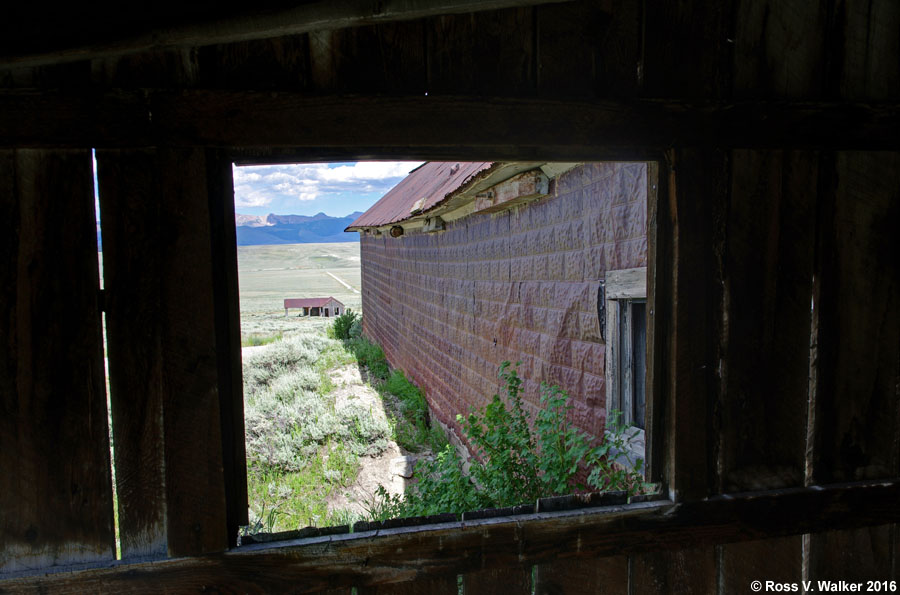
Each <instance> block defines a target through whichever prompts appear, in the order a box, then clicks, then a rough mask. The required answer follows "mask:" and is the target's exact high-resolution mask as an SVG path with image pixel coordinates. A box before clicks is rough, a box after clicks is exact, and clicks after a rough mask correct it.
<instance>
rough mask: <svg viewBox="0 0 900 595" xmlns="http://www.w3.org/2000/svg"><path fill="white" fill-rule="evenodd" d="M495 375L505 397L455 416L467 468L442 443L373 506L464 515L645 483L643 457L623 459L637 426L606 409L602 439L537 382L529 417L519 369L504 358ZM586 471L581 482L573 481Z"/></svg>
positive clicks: (555, 390)
mask: <svg viewBox="0 0 900 595" xmlns="http://www.w3.org/2000/svg"><path fill="white" fill-rule="evenodd" d="M499 375H500V378H501V379H502V380H503V381H504V383H505V393H506V394H505V398H504V397H500V396H499V395H494V397H493V399H492V400H491V402H490V403H488V404H487V405H486V406H485V407H483V408H481V409H477V410H476V409H474V408H473V409H471V410H470V412H469V414H468V415H467V416H465V417H463V416H462V415H459V416H457V420H458V421H459V422H460V425H461V427H462V429H463V433H464V435H465V437H466V439H467V440H468V442H469V444H471V445H472V447H473V450H474V454H475V455H476V456H475V457H473V459H472V460H471V461H470V468H469V472H468V474H467V473H465V472H464V471H463V469H464V465H463V462H462V460H461V459H460V457H459V455H458V453H457V452H456V449H455V448H453V447H452V446H450V445H447V446H446V447H444V448H443V449H442V450H440V451H439V452H437V454H436V455H435V457H434V459H433V460H431V461H425V462H423V463H420V465H419V466H418V467H417V469H416V472H415V478H416V483H415V484H413V485H412V486H410V487H409V488H407V490H406V493H405V498H404V499H402V500H401V499H400V497H399V496H396V495H395V496H388V495H387V493H386V492H377V493H376V495H375V496H376V501H377V502H376V504H374V505H372V506H371V507H370V508H371V510H373V511H377V512H378V514H379V515H384V514H394V515H396V514H400V515H403V516H417V515H428V514H437V513H441V512H454V513H462V512H465V511H466V510H474V509H477V508H484V507H504V506H514V505H517V504H524V503H529V502H534V501H535V500H536V499H538V498H544V497H549V496H557V495H563V494H569V493H572V492H575V491H578V490H584V489H587V488H588V486H589V487H590V488H592V489H595V490H599V491H606V490H625V491H627V492H628V493H629V494H634V493H637V492H640V491H642V490H644V489H646V488H647V485H646V484H644V483H643V478H642V475H641V468H642V466H643V461H642V460H640V459H637V460H635V461H631V460H630V459H629V458H628V457H629V455H628V453H629V452H630V451H629V450H628V448H627V443H628V440H630V439H631V438H633V437H634V434H635V433H636V430H633V429H629V428H626V427H625V426H624V425H623V424H621V423H620V419H621V417H620V415H619V414H617V413H611V415H610V417H609V419H608V423H607V426H608V429H607V433H606V434H605V435H604V437H602V438H597V437H594V436H591V435H589V434H587V433H586V432H583V431H581V430H578V429H577V428H574V427H573V426H572V425H571V424H570V423H569V422H568V416H569V413H570V411H571V410H572V405H571V404H570V403H569V395H567V394H566V393H565V392H564V391H562V390H561V389H560V388H559V387H557V386H548V385H546V384H542V385H541V396H540V405H541V407H540V410H539V411H538V413H537V414H536V416H534V418H532V417H531V416H530V415H529V413H528V412H527V410H526V407H525V405H524V403H523V400H522V379H521V378H519V376H518V373H517V371H516V370H515V369H514V368H511V366H510V363H509V362H503V364H502V365H501V366H500V372H499ZM623 459H624V464H623ZM585 473H587V484H588V485H587V486H585V485H583V484H582V483H580V482H579V481H578V478H579V477H584V475H585Z"/></svg>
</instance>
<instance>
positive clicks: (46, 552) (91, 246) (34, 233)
mask: <svg viewBox="0 0 900 595" xmlns="http://www.w3.org/2000/svg"><path fill="white" fill-rule="evenodd" d="M92 190H93V184H92V174H91V156H90V152H89V151H87V150H72V151H42V150H41V151H38V150H18V151H6V152H3V153H2V155H0V210H2V214H3V215H4V217H3V218H2V223H0V224H2V225H3V227H4V230H3V233H2V234H0V235H2V237H3V238H4V240H3V243H4V244H5V247H6V248H7V250H6V251H4V252H3V258H4V259H5V263H4V265H3V266H2V267H0V271H2V272H0V282H2V289H0V311H2V312H3V318H2V319H0V342H2V343H0V344H2V346H3V352H2V353H3V355H2V364H0V477H2V478H3V483H4V487H3V489H2V490H0V534H2V535H3V541H2V544H0V573H4V572H16V571H23V570H33V569H41V568H47V567H51V566H66V565H74V564H81V563H90V562H99V561H103V560H111V559H114V558H115V543H114V532H113V515H112V483H111V478H110V463H109V434H108V426H107V408H106V388H105V380H104V371H103V343H102V337H101V330H100V329H101V326H100V311H99V307H98V295H99V294H98V292H99V286H100V285H99V272H98V259H97V238H96V223H95V218H94V200H93V191H92Z"/></svg>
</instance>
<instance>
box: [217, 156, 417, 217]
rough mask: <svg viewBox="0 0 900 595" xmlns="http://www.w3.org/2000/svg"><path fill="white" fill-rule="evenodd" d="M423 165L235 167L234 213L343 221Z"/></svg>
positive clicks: (361, 164)
mask: <svg viewBox="0 0 900 595" xmlns="http://www.w3.org/2000/svg"><path fill="white" fill-rule="evenodd" d="M421 164H422V162H421V161H360V162H349V163H293V164H288V165H260V166H244V167H237V166H235V167H234V169H233V171H234V210H235V212H237V213H241V214H244V215H267V214H269V213H276V214H278V215H315V214H316V213H320V212H321V213H325V214H326V215H331V216H333V217H343V216H344V215H348V214H349V213H352V212H354V211H365V210H366V209H368V208H369V207H370V206H372V205H373V204H374V203H375V201H377V200H378V199H379V198H381V197H382V196H384V194H385V193H386V192H387V191H388V190H390V189H391V188H393V187H394V186H395V185H396V184H397V183H398V182H399V181H400V180H402V179H403V178H404V177H406V175H407V174H408V173H409V172H410V171H411V170H413V169H415V168H416V167H418V166H419V165H421Z"/></svg>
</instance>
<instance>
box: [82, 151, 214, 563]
mask: <svg viewBox="0 0 900 595" xmlns="http://www.w3.org/2000/svg"><path fill="white" fill-rule="evenodd" d="M104 159H107V160H109V161H110V164H111V165H113V167H112V168H111V169H110V171H109V173H110V174H111V175H112V179H111V180H110V182H109V186H108V190H107V192H106V196H104V192H103V190H104V188H105V187H106V186H105V184H106V182H104V181H101V200H103V201H104V203H103V204H109V209H110V211H111V212H112V213H118V214H116V215H113V216H112V217H111V219H112V221H111V224H113V225H122V226H125V228H126V229H125V233H124V234H122V237H124V238H127V240H126V242H127V247H125V248H124V249H123V251H122V253H118V251H117V252H115V253H114V252H112V249H111V248H110V249H108V251H109V252H110V254H109V255H108V259H109V261H110V262H113V263H115V264H113V265H112V266H113V267H114V269H112V270H114V271H115V272H114V273H111V275H112V276H110V277H108V278H107V283H106V287H107V288H108V289H107V291H109V292H110V300H111V302H112V303H113V304H114V306H113V309H112V310H111V311H110V312H109V313H108V319H109V321H110V330H111V333H110V345H109V352H110V354H109V357H110V375H111V381H112V384H111V388H112V393H111V394H112V400H113V407H114V409H113V417H114V424H115V425H116V429H117V430H118V431H119V433H120V434H119V437H117V438H116V439H117V440H121V441H123V442H127V443H130V447H129V450H128V451H126V453H124V454H123V456H124V457H125V458H123V459H122V462H121V465H122V466H123V467H119V466H118V465H117V478H121V479H118V481H119V483H122V484H124V486H123V487H124V488H125V489H124V490H123V492H122V497H125V498H132V499H133V500H132V501H129V502H124V501H123V502H122V507H123V509H125V508H128V507H142V506H146V503H142V502H140V499H141V498H142V494H145V493H147V494H151V495H152V496H153V497H154V498H159V497H160V496H161V494H160V492H159V486H158V485H156V484H155V483H154V479H153V478H154V477H159V475H160V474H162V475H163V477H164V486H165V492H164V502H165V505H164V507H163V506H162V504H161V503H160V502H159V501H158V500H156V501H154V505H153V507H154V510H153V512H152V513H151V512H150V511H149V510H146V509H142V510H141V511H140V512H137V513H136V514H137V515H138V519H137V520H136V521H135V524H134V525H131V530H133V531H135V533H134V534H133V535H132V536H130V537H129V539H130V540H131V542H132V544H133V546H134V547H135V548H136V549H134V550H133V551H134V552H135V555H137V554H138V552H140V551H143V549H144V548H149V549H150V550H151V551H152V552H154V553H155V552H158V550H159V548H160V547H161V546H160V543H161V541H160V540H162V539H164V541H165V544H166V551H167V553H168V554H169V555H170V556H181V555H197V554H201V553H206V552H214V551H220V550H222V549H224V548H225V547H227V535H226V531H227V520H226V516H227V515H226V510H225V483H224V482H225V480H224V469H223V458H222V450H223V443H222V433H221V424H222V417H221V414H220V406H219V393H218V384H219V355H218V353H217V345H216V327H215V322H216V315H215V312H216V310H215V298H214V294H215V289H214V285H213V272H212V266H213V265H212V262H213V259H212V253H211V252H212V241H211V237H210V233H211V232H210V217H209V195H208V185H207V183H208V179H207V175H208V172H207V163H206V157H205V153H204V152H203V151H200V150H197V149H178V150H176V149H158V150H149V151H137V152H132V151H122V152H107V153H101V154H100V155H99V156H98V164H100V165H99V169H100V172H101V175H105V174H104V173H103V172H104V168H103V165H102V161H103V160H104ZM120 159H121V160H123V163H124V165H123V166H122V167H121V168H120V169H119V170H118V173H117V169H116V167H115V165H114V164H115V162H116V161H117V160H120ZM129 172H130V174H129ZM112 203H116V204H115V205H113V204H112ZM127 210H132V211H134V212H137V213H141V215H140V216H139V217H136V218H134V219H129V217H131V215H128V214H126V212H125V211H127ZM139 222H140V223H139ZM121 247H122V246H121V245H120V248H121ZM117 308H119V309H118V310H117ZM130 312H140V320H137V319H135V318H134V317H133V316H130V315H129V313H130ZM113 329H115V330H113ZM141 353H147V354H149V355H148V357H147V358H146V359H144V358H142V357H141V356H140V355H141ZM116 361H118V363H117V364H114V362H116ZM138 379H147V380H148V382H147V383H146V384H141V383H140V382H139V381H137V380H138ZM118 387H121V388H118ZM126 387H127V390H128V392H124V389H125V388H126ZM132 391H137V392H138V393H139V394H140V393H143V394H141V396H140V397H138V398H134V397H133V394H132ZM160 409H161V416H160V413H159V411H160ZM117 413H118V415H117ZM150 414H152V416H153V419H152V420H150V419H148V418H147V416H148V415H150ZM117 417H118V419H116V418H117ZM160 444H162V445H163V452H162V461H161V462H160V459H159V457H160V453H159V451H158V448H159V445H160ZM145 456H149V457H151V458H150V469H145V470H144V471H143V472H142V471H140V467H141V466H142V465H144V461H143V457H145ZM117 458H118V455H117ZM129 482H136V484H137V485H128V483H129ZM163 517H164V520H163ZM163 531H164V535H165V536H164V537H162V535H161V533H162V532H163Z"/></svg>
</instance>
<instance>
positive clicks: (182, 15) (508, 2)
mask: <svg viewBox="0 0 900 595" xmlns="http://www.w3.org/2000/svg"><path fill="white" fill-rule="evenodd" d="M570 1H571V0H350V1H342V2H334V1H333V0H318V1H313V2H304V3H301V4H300V5H299V6H290V7H287V8H286V7H285V3H284V2H266V1H263V2H262V3H261V4H260V3H254V5H253V8H252V10H248V9H247V8H246V7H235V8H228V7H227V6H216V10H215V11H214V12H210V10H209V8H208V7H205V6H202V7H201V8H190V7H185V6H184V4H183V3H174V2H163V3H160V4H158V5H155V6H153V7H150V8H148V11H147V12H149V14H147V15H144V14H142V15H141V16H142V18H141V19H140V20H135V19H134V18H133V15H129V14H127V13H122V14H117V11H115V10H112V7H109V6H103V5H102V3H101V6H100V7H94V8H92V7H82V8H81V9H80V10H78V11H77V12H74V13H73V14H71V15H67V16H70V17H71V18H59V15H57V17H58V18H57V19H56V20H55V21H49V22H48V21H47V19H46V18H45V15H44V14H43V13H40V14H35V11H39V10H41V8H40V7H37V8H35V9H34V10H33V11H32V10H30V9H29V8H27V7H25V8H19V9H18V10H19V12H21V13H24V14H21V15H19V16H20V18H10V19H9V21H8V23H9V25H8V26H5V27H2V28H0V31H2V33H3V36H2V37H3V42H0V66H8V67H34V66H44V65H47V64H58V63H60V62H67V61H74V60H87V59H94V58H105V57H112V56H122V55H126V54H131V53H135V52H141V51H148V50H157V49H164V48H171V47H193V46H204V45H211V44H218V43H230V42H237V41H248V40H253V39H265V38H269V37H277V36H284V35H297V34H301V33H308V32H310V31H323V30H330V29H342V28H346V27H356V26H361V25H377V24H379V23H389V22H396V21H406V20H414V19H421V18H426V17H432V16H438V15H445V14H464V13H474V12H482V11H489V10H500V9H504V8H514V7H522V6H534V5H538V4H554V3H560V2H570ZM211 15H214V17H211Z"/></svg>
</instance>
